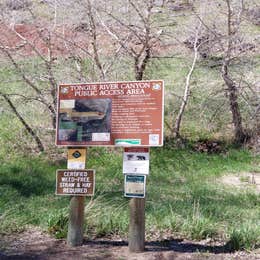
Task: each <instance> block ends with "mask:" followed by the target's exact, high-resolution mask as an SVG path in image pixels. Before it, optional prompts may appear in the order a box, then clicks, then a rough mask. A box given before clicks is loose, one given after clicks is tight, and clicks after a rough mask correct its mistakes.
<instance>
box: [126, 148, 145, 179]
mask: <svg viewBox="0 0 260 260" xmlns="http://www.w3.org/2000/svg"><path fill="white" fill-rule="evenodd" d="M123 173H124V174H146V175H147V174H149V148H143V147H126V148H124V155H123Z"/></svg>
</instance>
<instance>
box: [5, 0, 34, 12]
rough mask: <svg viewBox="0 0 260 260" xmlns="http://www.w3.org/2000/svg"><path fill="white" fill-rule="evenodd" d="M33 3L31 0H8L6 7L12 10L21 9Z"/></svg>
mask: <svg viewBox="0 0 260 260" xmlns="http://www.w3.org/2000/svg"><path fill="white" fill-rule="evenodd" d="M31 5H32V2H31V1H29V0H8V1H6V7H7V8H9V9H10V10H20V9H25V8H27V7H29V6H31Z"/></svg>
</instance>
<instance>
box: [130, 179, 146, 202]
mask: <svg viewBox="0 0 260 260" xmlns="http://www.w3.org/2000/svg"><path fill="white" fill-rule="evenodd" d="M145 183H146V176H145V175H125V197H131V198H144V197H145Z"/></svg>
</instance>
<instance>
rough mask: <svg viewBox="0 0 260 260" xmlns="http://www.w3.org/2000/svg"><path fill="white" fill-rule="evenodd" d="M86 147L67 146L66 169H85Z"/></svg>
mask: <svg viewBox="0 0 260 260" xmlns="http://www.w3.org/2000/svg"><path fill="white" fill-rule="evenodd" d="M85 163H86V148H68V165H67V167H68V169H85Z"/></svg>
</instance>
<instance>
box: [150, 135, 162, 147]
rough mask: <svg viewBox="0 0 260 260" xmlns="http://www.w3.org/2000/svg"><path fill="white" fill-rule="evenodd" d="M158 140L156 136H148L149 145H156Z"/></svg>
mask: <svg viewBox="0 0 260 260" xmlns="http://www.w3.org/2000/svg"><path fill="white" fill-rule="evenodd" d="M159 142H160V138H159V135H158V134H149V145H158V144H159Z"/></svg>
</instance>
